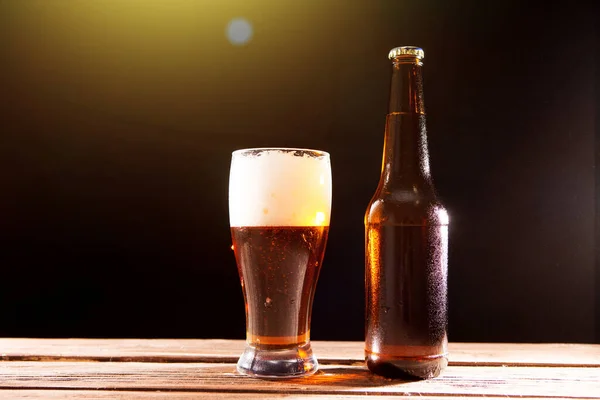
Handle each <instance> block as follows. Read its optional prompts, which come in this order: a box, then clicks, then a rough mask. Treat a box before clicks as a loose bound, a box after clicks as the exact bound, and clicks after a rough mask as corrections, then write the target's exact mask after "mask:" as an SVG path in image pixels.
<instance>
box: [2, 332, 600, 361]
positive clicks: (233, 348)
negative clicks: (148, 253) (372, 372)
mask: <svg viewBox="0 0 600 400" xmlns="http://www.w3.org/2000/svg"><path fill="white" fill-rule="evenodd" d="M243 348H244V341H242V340H222V339H19V338H14V339H13V338H4V339H0V359H2V360H7V361H8V360H14V361H37V360H39V361H54V360H56V361H61V360H62V361H73V360H82V361H138V362H225V363H233V362H235V361H236V360H237V358H238V357H239V355H240V354H241V352H242V350H243ZM313 348H314V351H315V355H316V356H317V358H318V359H319V361H320V362H321V363H322V364H327V363H338V364H348V365H352V364H360V363H362V362H363V360H364V356H363V342H333V341H332V342H329V341H314V342H313ZM449 350H450V365H454V366H459V365H487V366H501V365H509V366H511V365H512V366H516V365H523V366H525V365H531V366H536V365H544V366H581V367H592V366H600V345H596V344H558V343H541V344H531V343H524V344H523V343H450V345H449Z"/></svg>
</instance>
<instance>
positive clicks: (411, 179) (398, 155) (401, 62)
mask: <svg viewBox="0 0 600 400" xmlns="http://www.w3.org/2000/svg"><path fill="white" fill-rule="evenodd" d="M381 180H382V182H381V183H382V184H383V186H384V187H388V188H389V187H391V186H394V187H404V186H407V188H411V189H416V188H417V186H418V189H424V188H426V187H430V186H431V180H430V174H429V152H428V149H427V131H426V124H425V107H424V101H423V74H422V63H421V61H420V60H419V59H417V58H416V57H403V58H399V59H395V60H394V63H393V70H392V80H391V91H390V104H389V112H388V115H387V118H386V125H385V139H384V152H383V165H382V173H381Z"/></svg>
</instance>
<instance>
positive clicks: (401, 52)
mask: <svg viewBox="0 0 600 400" xmlns="http://www.w3.org/2000/svg"><path fill="white" fill-rule="evenodd" d="M402 56H412V57H416V58H417V60H422V59H423V57H425V52H424V51H423V49H422V48H420V47H415V46H401V47H395V48H393V49H392V50H390V53H389V54H388V58H389V59H390V60H393V59H395V58H399V57H402Z"/></svg>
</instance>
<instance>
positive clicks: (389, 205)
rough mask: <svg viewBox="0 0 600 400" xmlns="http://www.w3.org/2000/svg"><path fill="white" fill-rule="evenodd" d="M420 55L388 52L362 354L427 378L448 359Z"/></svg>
mask: <svg viewBox="0 0 600 400" xmlns="http://www.w3.org/2000/svg"><path fill="white" fill-rule="evenodd" d="M423 56H424V54H423V50H422V49H420V48H418V47H409V46H406V47H398V48H395V49H392V50H391V51H390V53H389V58H390V59H391V61H392V78H391V91H390V99H389V101H390V102H389V112H388V114H387V120H386V127H385V136H384V150H383V163H382V164H383V165H382V171H381V177H380V180H379V185H378V187H377V190H376V192H375V194H374V196H373V197H372V199H371V202H370V203H369V206H368V207H367V211H366V214H365V252H366V257H365V258H366V261H365V262H366V268H365V286H366V321H365V330H366V335H365V336H366V337H365V357H366V362H367V366H368V368H369V369H370V370H371V371H372V372H374V373H376V374H379V375H383V376H386V377H392V378H393V377H412V378H418V379H427V378H432V377H435V376H437V375H439V374H440V372H441V371H442V370H443V369H444V368H445V367H446V365H447V363H448V361H447V345H448V339H447V305H446V301H447V300H446V299H447V294H446V292H447V273H448V214H447V212H446V210H445V208H444V207H443V206H442V204H440V202H439V200H438V198H437V196H436V193H435V188H434V185H433V181H432V179H431V174H430V170H429V155H428V150H427V132H426V129H425V108H424V102H423V75H422V74H423V72H422V60H423Z"/></svg>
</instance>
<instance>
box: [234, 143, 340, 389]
mask: <svg viewBox="0 0 600 400" xmlns="http://www.w3.org/2000/svg"><path fill="white" fill-rule="evenodd" d="M330 212H331V166H330V159H329V154H328V153H326V152H324V151H319V150H310V149H289V148H258V149H243V150H238V151H234V152H233V154H232V160H231V170H230V177H229V218H230V226H231V237H232V241H233V249H234V252H235V259H236V263H237V267H238V272H239V276H240V281H241V286H242V291H243V294H244V302H245V306H246V348H245V350H244V352H243V354H242V355H241V357H240V358H239V360H238V364H237V369H238V371H239V372H241V373H244V374H247V375H251V376H257V377H272V378H286V377H296V376H304V375H309V374H312V373H314V372H315V371H316V370H317V368H318V361H317V359H316V357H315V356H314V354H313V352H312V349H311V345H310V318H311V310H312V303H313V298H314V295H315V288H316V285H317V280H318V277H319V271H320V269H321V263H322V261H323V256H324V253H325V245H326V242H327V234H328V232H329V217H330Z"/></svg>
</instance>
